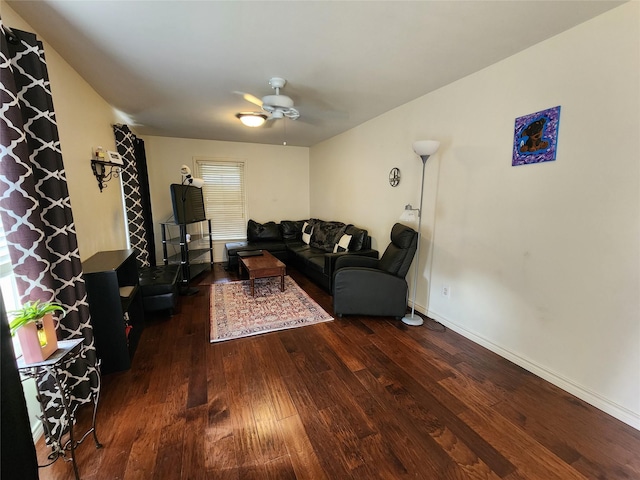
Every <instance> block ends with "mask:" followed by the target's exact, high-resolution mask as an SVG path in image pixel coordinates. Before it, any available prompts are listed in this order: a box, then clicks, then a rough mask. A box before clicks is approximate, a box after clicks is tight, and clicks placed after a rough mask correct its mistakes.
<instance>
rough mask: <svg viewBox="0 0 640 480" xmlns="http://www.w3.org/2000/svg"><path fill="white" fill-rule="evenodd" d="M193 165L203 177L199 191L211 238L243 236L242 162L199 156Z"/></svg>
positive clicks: (244, 203) (244, 210)
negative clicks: (200, 190)
mask: <svg viewBox="0 0 640 480" xmlns="http://www.w3.org/2000/svg"><path fill="white" fill-rule="evenodd" d="M196 169H197V172H198V173H197V175H198V177H200V178H202V179H203V180H204V187H202V190H203V191H202V193H203V196H204V203H205V211H206V214H207V218H210V219H211V230H212V232H213V234H212V236H213V240H238V239H243V238H246V235H247V212H246V201H245V189H244V172H245V165H244V162H242V161H225V160H202V159H198V160H196Z"/></svg>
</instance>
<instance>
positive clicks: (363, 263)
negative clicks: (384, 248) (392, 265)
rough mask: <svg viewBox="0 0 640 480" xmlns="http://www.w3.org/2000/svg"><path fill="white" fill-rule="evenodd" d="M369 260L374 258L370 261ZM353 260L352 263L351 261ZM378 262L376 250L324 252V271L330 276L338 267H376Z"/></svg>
mask: <svg viewBox="0 0 640 480" xmlns="http://www.w3.org/2000/svg"><path fill="white" fill-rule="evenodd" d="M371 260H374V262H373V263H371ZM351 262H354V263H351ZM377 262H378V251H377V250H372V249H369V250H358V251H357V252H339V253H325V254H324V273H325V274H326V275H329V276H332V275H333V272H335V271H336V269H338V268H342V267H343V266H346V265H349V266H354V267H371V268H376V266H377Z"/></svg>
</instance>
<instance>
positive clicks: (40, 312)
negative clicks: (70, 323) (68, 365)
mask: <svg viewBox="0 0 640 480" xmlns="http://www.w3.org/2000/svg"><path fill="white" fill-rule="evenodd" d="M53 312H62V316H64V315H66V312H65V310H64V308H62V306H61V305H59V304H57V303H54V302H41V301H40V300H36V301H35V302H27V303H25V304H24V305H23V306H22V308H20V309H18V310H14V311H12V312H9V313H10V314H11V315H12V316H13V319H12V320H11V321H10V322H9V328H10V329H11V335H12V336H13V335H15V334H17V335H18V341H19V342H20V347H21V348H22V355H23V356H24V361H25V363H26V364H29V363H37V362H42V361H43V360H46V359H47V358H49V356H50V355H51V354H52V353H53V352H55V351H56V350H57V349H58V338H57V337H56V326H55V323H54V321H53V315H52V314H53Z"/></svg>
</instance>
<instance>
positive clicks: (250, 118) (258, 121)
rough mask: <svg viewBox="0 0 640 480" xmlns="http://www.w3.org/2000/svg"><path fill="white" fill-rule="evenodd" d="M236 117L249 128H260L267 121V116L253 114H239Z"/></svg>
mask: <svg viewBox="0 0 640 480" xmlns="http://www.w3.org/2000/svg"><path fill="white" fill-rule="evenodd" d="M236 117H238V119H239V120H240V121H241V122H242V124H243V125H245V126H247V127H259V126H261V125H262V124H263V123H264V122H265V121H266V120H267V116H266V115H265V114H263V113H253V112H244V113H242V112H241V113H237V114H236Z"/></svg>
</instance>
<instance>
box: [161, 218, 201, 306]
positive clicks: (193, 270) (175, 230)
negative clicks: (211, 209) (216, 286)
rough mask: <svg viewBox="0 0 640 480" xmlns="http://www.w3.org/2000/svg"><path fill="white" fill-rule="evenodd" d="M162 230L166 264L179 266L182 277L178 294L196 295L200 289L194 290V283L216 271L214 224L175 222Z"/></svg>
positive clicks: (162, 224) (163, 252) (171, 221)
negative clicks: (205, 274) (197, 279)
mask: <svg viewBox="0 0 640 480" xmlns="http://www.w3.org/2000/svg"><path fill="white" fill-rule="evenodd" d="M161 226H162V254H163V261H164V264H165V265H169V264H179V265H180V270H181V274H182V275H181V279H180V285H179V288H178V292H179V293H180V295H195V294H196V293H198V289H197V288H194V287H191V286H190V282H191V280H193V278H195V277H196V276H198V275H200V274H201V273H203V272H205V271H209V270H213V239H212V237H211V220H210V219H207V220H203V221H201V222H190V223H182V224H176V223H175V222H174V221H173V219H171V220H170V221H166V222H163V223H161ZM169 246H172V247H173V248H174V251H173V252H170V251H169ZM207 257H208V258H207Z"/></svg>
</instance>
